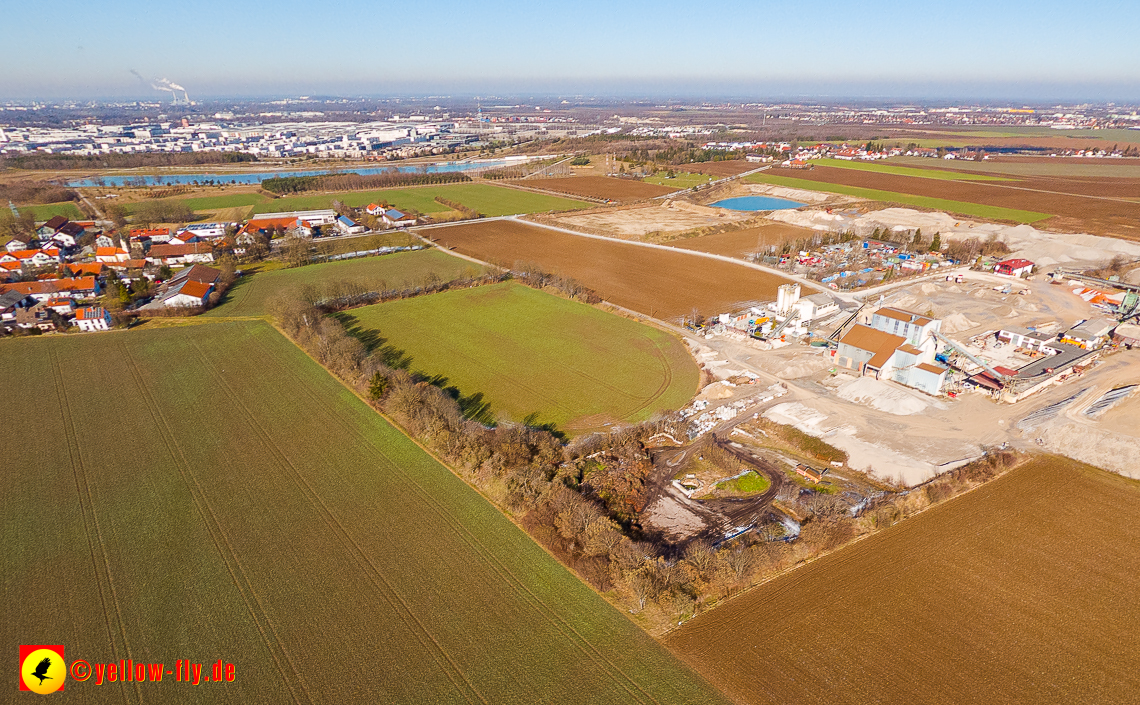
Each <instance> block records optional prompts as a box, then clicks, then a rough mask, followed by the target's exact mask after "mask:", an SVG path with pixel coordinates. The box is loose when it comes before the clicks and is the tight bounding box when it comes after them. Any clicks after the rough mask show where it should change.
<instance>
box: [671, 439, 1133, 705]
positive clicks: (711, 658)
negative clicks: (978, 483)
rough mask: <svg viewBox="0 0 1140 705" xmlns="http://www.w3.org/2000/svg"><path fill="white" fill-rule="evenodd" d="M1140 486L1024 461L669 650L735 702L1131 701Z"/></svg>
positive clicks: (758, 596)
mask: <svg viewBox="0 0 1140 705" xmlns="http://www.w3.org/2000/svg"><path fill="white" fill-rule="evenodd" d="M1137 525H1140V483H1138V482H1136V481H1133V480H1127V479H1125V478H1122V477H1120V476H1117V475H1112V474H1110V473H1107V472H1104V471H1101V470H1097V469H1095V468H1092V467H1089V466H1085V465H1080V464H1078V463H1075V462H1073V461H1070V460H1065V459H1059V458H1042V459H1039V460H1035V461H1032V462H1030V463H1027V464H1026V465H1024V466H1022V467H1020V468H1018V469H1016V470H1014V471H1012V472H1011V473H1009V474H1008V475H1005V476H1004V477H1001V478H998V479H997V480H994V481H992V482H990V483H989V484H987V485H984V486H983V487H981V488H979V489H977V490H975V491H974V492H971V493H969V494H967V495H965V496H963V497H960V498H958V499H955V500H952V501H950V502H948V503H947V504H944V505H942V506H939V507H936V508H934V509H932V510H930V511H928V512H926V513H924V514H922V515H919V516H917V517H915V518H913V519H909V520H907V521H905V522H903V523H902V524H899V525H896V526H895V527H894V528H891V529H888V530H886V531H884V532H883V533H880V534H878V535H875V536H873V537H871V538H869V539H867V540H864V541H861V542H859V543H857V544H855V545H853V546H850V547H848V548H846V549H842V550H840V551H838V552H837V553H834V554H832V555H830V556H827V557H825V558H823V559H821V560H819V561H816V562H814V563H811V564H810V565H807V566H804V567H803V568H800V569H799V570H797V571H795V572H793V573H792V574H790V575H787V576H785V577H783V578H780V579H778V580H776V581H773V582H771V583H768V584H766V585H763V586H761V587H759V588H757V589H755V590H753V591H751V592H749V593H748V594H746V595H744V596H742V597H740V598H737V599H735V600H733V601H732V602H730V603H728V604H727V605H724V606H723V607H720V608H718V609H716V610H713V611H712V612H708V613H706V614H704V615H702V616H700V617H698V618H696V619H694V620H692V621H691V622H689V623H688V624H686V625H685V626H684V627H682V628H681V629H679V630H677V631H675V632H673V633H672V634H671V635H669V636H668V637H667V638H666V640H665V643H666V645H668V646H669V647H670V648H672V649H673V650H674V652H675V653H677V654H678V655H679V656H681V657H682V658H683V659H685V660H687V661H688V662H689V663H690V664H691V665H692V666H693V667H694V668H696V669H697V670H698V671H699V672H701V673H703V674H704V675H705V676H706V677H707V678H708V679H709V680H711V681H712V682H713V683H714V684H715V685H717V686H719V687H720V688H721V689H722V691H723V692H725V693H726V694H727V695H728V696H730V697H731V698H733V699H735V700H736V701H737V702H740V703H828V704H829V705H830V704H838V703H872V702H873V703H900V704H901V703H907V704H910V703H926V704H930V703H947V704H948V705H966V704H969V703H978V704H979V705H980V704H982V703H985V704H990V703H1034V704H1041V703H1058V704H1060V703H1065V704H1068V703H1082V702H1083V703H1098V704H1102V705H1103V704H1105V703H1135V702H1136V698H1137V693H1140V648H1138V647H1140V641H1138V637H1137V635H1138V634H1140V605H1138V603H1137V602H1136V599H1135V595H1136V592H1137V589H1140V550H1138V549H1140V539H1138V538H1137V533H1136V526H1137Z"/></svg>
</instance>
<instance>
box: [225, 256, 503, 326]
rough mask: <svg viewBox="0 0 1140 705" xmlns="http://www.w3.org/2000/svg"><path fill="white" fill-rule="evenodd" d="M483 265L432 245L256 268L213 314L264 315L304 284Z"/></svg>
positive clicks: (473, 271) (388, 283)
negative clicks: (340, 259) (280, 298)
mask: <svg viewBox="0 0 1140 705" xmlns="http://www.w3.org/2000/svg"><path fill="white" fill-rule="evenodd" d="M484 269H485V268H484V267H482V266H480V265H477V264H475V263H473V262H467V261H465V260H462V259H459V258H458V257H452V256H451V255H448V254H444V253H443V252H440V251H439V250H436V249H430V250H418V251H415V252H397V253H395V254H391V255H382V256H380V257H361V258H360V259H352V260H345V261H343V262H326V263H323V264H310V265H308V266H305V267H296V268H289V269H275V270H273V271H269V272H258V273H256V274H251V275H249V276H245V277H241V278H240V279H238V280H237V281H236V282H235V283H234V285H233V287H232V288H231V289H230V290H229V291H228V292H227V293H226V298H225V299H224V300H223V302H222V304H221V305H220V306H218V307H217V308H214V309H211V310H210V311H208V312H206V313H205V314H204V315H206V316H212V317H222V318H224V317H229V316H264V315H266V314H268V313H269V308H270V305H271V303H272V301H273V299H275V298H276V297H278V296H299V295H300V293H301V290H302V289H304V288H305V287H306V286H310V285H312V286H320V285H322V284H328V283H330V282H337V281H348V282H354V283H357V284H360V285H362V286H364V287H365V288H366V289H369V290H373V289H383V288H404V287H407V286H414V285H415V284H416V282H419V281H424V280H425V279H427V278H432V277H435V278H439V279H442V280H452V279H458V278H461V277H464V276H468V275H476V276H477V275H479V274H482V273H483V271H484Z"/></svg>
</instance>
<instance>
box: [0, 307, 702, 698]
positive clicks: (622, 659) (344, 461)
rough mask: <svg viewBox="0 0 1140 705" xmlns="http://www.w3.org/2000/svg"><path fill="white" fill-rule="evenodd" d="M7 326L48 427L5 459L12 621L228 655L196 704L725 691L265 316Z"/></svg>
mask: <svg viewBox="0 0 1140 705" xmlns="http://www.w3.org/2000/svg"><path fill="white" fill-rule="evenodd" d="M0 347H4V356H5V361H6V363H5V365H4V366H3V367H2V368H0V382H2V383H3V385H4V386H5V388H6V389H7V390H8V392H9V394H10V395H11V396H12V398H15V399H24V400H31V399H33V398H35V399H36V400H37V401H36V402H35V403H21V404H20V405H19V416H20V419H21V424H26V425H27V426H29V427H31V428H35V429H37V430H38V432H40V433H42V434H44V435H45V437H48V438H51V439H52V440H51V442H49V443H16V444H11V447H10V448H8V449H7V450H6V451H5V458H4V463H3V464H2V465H0V495H2V497H3V506H4V508H5V509H4V511H3V512H2V513H0V556H2V559H0V560H2V563H0V564H2V565H3V567H4V576H5V589H4V591H3V596H2V597H0V601H2V602H0V608H2V610H3V613H4V614H5V615H6V617H5V619H4V620H3V626H0V633H2V634H3V637H4V640H5V643H8V644H18V643H23V642H30V643H57V642H58V643H64V644H66V646H67V650H68V654H69V656H70V658H73V659H74V658H81V657H82V658H86V659H89V660H90V661H92V662H94V661H100V662H117V661H118V660H120V659H128V658H130V659H134V660H135V661H136V662H142V661H145V662H164V663H165V664H166V668H167V669H168V670H173V665H174V661H175V659H178V658H189V659H192V660H194V661H198V662H204V663H207V664H209V663H211V662H212V661H214V660H216V659H218V658H222V659H223V660H225V661H228V662H232V663H234V665H235V667H236V680H235V681H234V682H233V683H227V684H219V683H203V684H202V685H200V686H198V687H197V688H196V689H195V690H194V691H193V693H194V695H193V698H192V699H193V700H194V701H196V702H259V703H281V702H352V701H360V700H362V699H367V700H368V701H370V702H383V703H429V702H430V703H479V702H483V703H490V702H496V703H500V702H502V703H507V702H511V703H524V702H535V700H536V698H540V699H544V700H546V701H548V702H559V703H603V704H605V703H615V704H616V703H631V702H635V703H666V702H667V703H720V702H723V700H722V699H721V698H720V696H719V695H718V694H717V693H716V692H715V691H714V690H713V689H712V688H711V687H710V686H708V685H707V684H706V683H705V682H704V681H702V680H701V679H699V678H698V677H697V676H695V675H694V674H693V673H692V671H690V670H688V669H687V668H686V667H685V666H683V665H682V664H680V662H678V661H677V659H676V658H674V657H673V656H672V655H670V654H669V653H668V652H667V651H666V650H665V649H664V648H663V647H661V646H660V645H659V644H657V643H656V642H654V641H653V640H652V639H650V638H649V637H648V636H646V635H645V634H644V633H643V632H642V631H641V630H640V629H639V628H637V627H636V626H635V625H634V624H633V623H632V622H631V621H630V620H628V619H627V618H626V617H625V616H624V615H622V614H621V613H619V612H618V611H616V610H614V609H613V608H612V607H610V606H609V605H608V604H607V603H606V602H604V601H603V600H602V599H601V598H600V597H598V596H597V595H596V594H595V593H593V592H592V591H591V590H590V589H589V588H587V587H586V586H585V585H584V584H583V583H581V582H580V581H579V580H578V579H577V578H575V576H574V575H572V574H571V573H570V572H569V571H567V570H566V569H565V568H563V567H562V566H561V565H559V564H558V562H557V561H555V560H554V559H553V558H552V557H551V556H550V555H549V554H548V553H546V552H545V551H544V550H542V548H540V547H539V546H538V545H537V544H536V543H534V542H533V541H532V540H531V539H530V538H529V537H528V536H526V534H524V533H523V532H522V531H521V530H520V529H519V528H518V527H516V526H515V525H514V524H512V523H511V522H510V521H509V520H508V519H506V518H505V517H504V516H502V515H501V514H500V513H499V512H498V511H497V510H496V509H495V508H494V507H493V506H492V505H491V504H489V503H488V502H487V501H486V500H485V499H484V498H483V497H481V496H480V495H479V494H478V493H476V492H475V491H473V490H472V489H471V488H469V487H468V486H467V485H466V484H465V483H463V482H462V481H461V480H459V479H458V478H457V477H455V475H453V474H452V473H451V472H450V471H448V470H447V469H446V468H445V467H443V466H442V465H440V464H438V463H437V462H436V461H434V460H433V459H432V458H431V457H430V456H428V455H427V454H426V453H424V452H423V451H422V450H421V449H420V448H419V447H418V446H417V445H416V444H415V443H413V442H412V441H411V440H409V439H408V438H407V437H405V436H404V435H402V434H401V433H400V432H399V431H397V430H396V429H395V428H393V427H392V426H390V425H389V424H387V423H386V422H385V421H384V419H383V418H382V417H381V416H379V415H378V414H376V413H375V412H374V411H373V410H372V409H370V408H369V407H368V406H366V405H365V404H364V403H363V402H362V401H360V400H359V399H358V398H357V397H356V396H355V395H354V394H352V393H351V392H349V391H348V390H347V389H346V388H345V387H344V386H342V385H341V384H340V383H339V382H337V381H336V380H335V379H334V378H333V377H331V376H330V375H329V374H328V373H327V372H326V371H325V370H324V369H323V368H321V367H320V366H319V365H317V364H316V363H315V362H314V361H312V360H311V359H310V358H309V357H307V356H306V355H305V354H304V353H303V352H302V351H301V350H300V349H298V348H297V347H296V346H294V345H293V344H292V343H290V342H289V341H288V340H286V339H285V338H284V337H283V336H281V335H280V334H279V333H278V332H277V331H276V330H274V329H273V328H272V327H270V326H269V324H267V323H265V322H260V321H252V322H250V321H232V322H212V323H203V324H200V325H195V326H189V327H180V328H168V329H156V330H149V331H148V330H145V329H144V330H138V331H130V332H112V333H103V334H92V335H69V336H51V337H48V336H44V337H42V338H31V339H20V340H11V341H4V342H0ZM32 603H34V604H35V608H34V609H31V608H29V606H30V605H31V604H32ZM166 678H167V680H168V681H172V680H173V677H172V676H166ZM187 687H191V686H188V685H187V684H185V683H181V684H179V683H174V682H164V683H161V684H158V683H124V682H114V683H106V684H104V685H102V686H97V685H95V683H94V680H92V681H89V682H85V683H83V682H75V681H72V682H69V683H68V684H67V692H68V694H69V697H71V698H72V699H75V698H79V699H81V700H85V701H87V700H90V701H98V702H103V701H127V702H134V701H141V700H143V699H144V696H145V699H146V700H150V701H154V702H184V701H186V699H187V697H188V696H187V693H188V692H189V691H186V690H185V688H187Z"/></svg>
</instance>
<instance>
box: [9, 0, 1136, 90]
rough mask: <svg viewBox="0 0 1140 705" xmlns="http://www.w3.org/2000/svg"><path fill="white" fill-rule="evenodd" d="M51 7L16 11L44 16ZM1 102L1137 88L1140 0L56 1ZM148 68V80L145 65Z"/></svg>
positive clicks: (16, 45) (13, 56)
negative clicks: (48, 25) (47, 41)
mask: <svg viewBox="0 0 1140 705" xmlns="http://www.w3.org/2000/svg"><path fill="white" fill-rule="evenodd" d="M47 11H48V10H47V9H45V7H44V6H43V5H37V4H33V3H21V4H19V5H16V6H11V7H9V8H8V9H7V10H6V11H5V15H6V17H7V19H8V20H9V21H10V25H9V26H10V27H27V28H32V27H42V26H44V24H45V19H47V18H45V16H44V15H45V12H47ZM50 11H51V13H52V15H53V16H55V17H57V18H60V17H65V18H67V21H66V22H63V23H60V24H57V25H55V26H56V30H55V31H54V32H53V33H52V37H53V40H52V41H53V43H52V46H51V49H50V50H47V51H43V50H40V49H36V48H33V47H34V43H32V44H29V43H27V42H12V41H6V42H4V43H2V44H0V100H19V99H33V98H41V99H61V98H70V99H109V98H125V99H164V97H165V95H164V94H163V93H160V92H158V91H155V90H153V89H151V88H150V86H149V85H147V83H148V82H149V80H150V79H159V78H169V79H170V80H172V81H175V82H177V83H179V84H181V85H183V86H186V88H187V89H188V91H189V94H190V96H191V97H192V98H194V99H201V98H210V97H239V96H240V97H261V96H269V95H288V94H293V95H295V94H300V93H312V94H320V95H397V94H409V93H414V94H420V95H423V94H427V93H446V94H456V95H479V94H488V93H498V94H519V93H533V94H542V95H576V94H585V95H608V96H621V95H640V96H650V95H651V96H677V97H683V96H710V95H718V96H725V97H729V96H732V97H745V96H755V97H762V96H816V97H827V96H831V97H837V98H838V97H855V98H858V97H865V98H914V99H951V98H968V99H1008V100H1013V101H1027V102H1030V101H1051V100H1057V101H1061V100H1076V101H1085V100H1088V101H1118V102H1128V101H1136V100H1140V42H1136V41H1135V37H1136V36H1137V35H1138V34H1140V4H1137V3H1130V2H1121V1H1119V0H1089V1H1088V2H1085V3H1071V2H1061V1H1060V0H1040V1H1039V2H1034V3H1030V2H1015V3H993V2H984V1H983V0H961V1H960V2H953V3H951V2H929V1H928V0H918V1H917V2H903V1H902V0H867V1H866V2H859V3H855V2H849V1H848V2H844V1H843V0H803V1H802V2H789V1H784V2H765V1H760V2H747V1H741V0H727V1H722V2H719V3H715V4H712V5H699V4H694V3H684V2H678V1H677V0H661V1H659V2H648V1H647V0H632V1H629V2H621V3H613V2H599V1H598V0H577V1H576V2H567V1H566V0H550V1H547V2H541V3H530V2H520V1H519V0H507V1H502V2H493V3H484V4H475V3H461V2H456V1H455V0H423V1H421V2H418V3H393V2H382V3H378V4H377V3H368V2H363V1H362V0H345V2H342V3H338V4H335V5H332V6H330V5H322V4H316V3H304V2H298V1H297V0H283V1H282V2H275V3H268V2H260V1H250V0H237V1H236V2H220V1H219V0H202V2H198V3H171V2H160V3H150V2H141V1H140V0H125V1H124V2H116V3H109V2H97V3H90V4H89V3H81V2H78V0H60V2H57V3H55V4H53V5H52V6H51V7H50ZM132 70H135V71H138V72H139V73H140V74H141V75H142V76H143V77H145V78H146V79H147V81H143V80H142V79H140V78H139V77H138V76H135V75H134V74H132V73H131V71H132Z"/></svg>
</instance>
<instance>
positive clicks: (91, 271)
mask: <svg viewBox="0 0 1140 705" xmlns="http://www.w3.org/2000/svg"><path fill="white" fill-rule="evenodd" d="M106 268H107V265H105V264H103V263H102V262H88V263H84V264H76V263H74V262H68V263H67V264H65V265H63V272H64V274H66V275H67V276H69V277H101V276H103V271H104V270H105V269H106Z"/></svg>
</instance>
